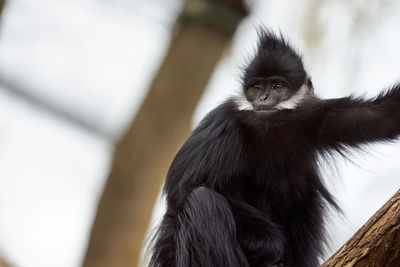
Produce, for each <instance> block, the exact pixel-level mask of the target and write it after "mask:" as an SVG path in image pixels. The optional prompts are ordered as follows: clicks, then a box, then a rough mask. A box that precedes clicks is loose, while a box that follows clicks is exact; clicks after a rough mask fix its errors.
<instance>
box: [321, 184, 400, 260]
mask: <svg viewBox="0 0 400 267" xmlns="http://www.w3.org/2000/svg"><path fill="white" fill-rule="evenodd" d="M330 266H343V267H345V266H400V190H398V191H397V192H396V194H395V195H394V196H393V197H392V198H391V199H389V201H388V202H386V204H385V205H383V207H382V208H380V209H379V210H378V211H377V212H376V213H375V214H374V215H373V216H372V217H371V218H370V219H369V220H368V221H367V223H366V224H364V225H363V226H362V227H361V229H360V230H358V231H357V232H356V233H355V234H354V235H353V237H352V238H350V240H349V241H347V242H346V244H344V245H343V246H342V247H341V248H340V249H339V250H338V251H337V252H336V253H335V254H334V255H333V256H332V257H330V258H329V259H328V260H327V261H326V262H325V263H323V264H322V265H321V267H330Z"/></svg>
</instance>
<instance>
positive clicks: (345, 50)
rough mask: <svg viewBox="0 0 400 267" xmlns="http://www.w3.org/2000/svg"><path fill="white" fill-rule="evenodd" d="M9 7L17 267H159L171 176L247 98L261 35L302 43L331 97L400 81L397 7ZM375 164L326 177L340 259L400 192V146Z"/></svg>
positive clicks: (378, 153) (230, 3)
mask: <svg viewBox="0 0 400 267" xmlns="http://www.w3.org/2000/svg"><path fill="white" fill-rule="evenodd" d="M3 4H4V1H0V15H1V25H0V27H1V28H0V107H1V109H0V258H2V259H4V261H5V262H7V264H9V265H10V266H22V267H24V266H60V267H63V266H65V267H71V266H81V265H83V266H86V267H92V266H96V267H97V266H117V267H118V266H136V265H137V264H138V263H139V262H140V261H141V260H142V259H143V258H144V260H143V261H142V265H145V257H143V254H141V251H142V247H143V242H144V241H145V239H146V232H147V231H149V230H150V229H151V228H152V227H153V226H154V225H155V224H156V222H157V220H158V219H159V218H160V215H162V212H163V201H162V198H161V197H160V187H161V185H162V182H163V179H164V177H165V174H166V172H167V169H168V166H169V164H170V162H171V160H172V158H173V156H174V154H175V153H176V151H177V150H178V149H179V146H180V145H181V144H182V143H183V142H184V140H185V139H186V138H187V136H188V134H189V133H190V130H191V129H192V128H193V127H194V126H195V125H196V124H197V123H198V122H199V121H200V120H201V118H202V117H203V116H204V115H205V114H206V113H207V112H208V111H209V110H211V109H212V108H213V107H215V106H216V105H217V104H218V103H219V102H221V101H222V100H223V99H224V98H226V97H227V96H229V95H231V94H235V93H237V92H238V91H239V90H240V82H239V74H240V67H241V66H243V64H244V63H245V62H246V59H248V58H249V57H250V56H251V55H252V53H253V52H254V48H255V42H256V31H255V28H256V26H258V25H268V26H269V27H271V28H272V29H274V30H281V31H282V32H283V33H284V35H287V36H289V39H290V40H291V41H292V42H293V43H294V44H295V45H296V47H297V48H298V49H299V51H301V53H302V54H303V55H304V56H305V63H306V66H307V68H308V69H309V71H310V73H311V74H312V76H313V81H314V85H315V88H316V93H317V94H318V95H320V96H321V97H340V96H343V95H348V94H356V95H360V94H365V95H367V96H373V95H376V94H377V93H378V92H379V91H380V90H381V89H382V87H384V86H389V85H390V84H391V83H393V82H395V81H397V80H399V78H400V72H399V69H400V60H399V59H400V50H399V49H398V47H400V36H399V35H398V34H397V29H398V28H399V26H400V20H399V19H398V14H399V12H400V3H399V2H398V1H394V0H381V1H372V0H367V1H365V0H352V1H341V0H337V1H329V0H324V1H318V0H301V1H296V0H291V1H279V0H258V1H257V0H186V1H183V0H182V1H180V0H147V1H140V0H79V1H78V0H69V1H67V0H58V1H51V0H36V1H29V0H14V1H6V4H5V5H4V9H3V8H2V7H3ZM1 11H2V12H1ZM367 151H368V153H363V154H360V153H357V154H354V155H352V160H353V161H354V162H355V163H356V164H349V163H348V162H346V161H344V160H343V159H341V158H335V159H334V161H335V164H334V166H335V167H334V168H331V167H330V166H328V165H323V166H321V169H322V172H323V173H324V176H325V177H327V178H328V179H327V180H326V183H327V184H328V186H329V187H330V189H331V191H332V192H333V194H334V195H335V196H336V197H337V198H338V199H339V201H340V202H341V203H342V205H343V207H344V211H345V214H346V218H339V217H338V215H337V214H330V216H331V220H330V224H329V232H330V235H331V246H330V248H329V249H328V251H329V253H330V254H331V253H332V252H333V251H335V250H336V249H337V248H338V247H339V246H340V245H341V244H343V243H344V242H345V241H346V240H347V239H348V238H349V237H350V236H351V235H352V234H353V233H354V232H355V230H357V228H358V227H359V226H361V225H362V224H363V223H364V222H365V221H366V220H367V219H368V218H369V217H370V216H371V215H372V214H373V213H374V212H375V211H376V210H377V209H378V208H379V207H380V206H381V205H382V204H383V203H384V202H385V200H387V199H388V198H389V197H390V196H391V195H392V194H393V193H394V192H395V191H396V189H398V188H399V187H400V179H399V178H398V172H399V170H400V167H399V166H398V164H396V163H397V162H398V157H399V156H400V145H399V144H398V143H394V144H390V145H384V144H380V145H374V146H370V147H369V148H368V149H367ZM339 176H340V177H341V178H340V179H339ZM154 204H155V208H154V209H153V206H154ZM152 211H153V213H152ZM151 218H152V219H151ZM150 221H152V223H151V226H149V222H150ZM150 231H151V230H150ZM141 255H142V256H141ZM327 256H328V255H327ZM2 264H3V265H5V263H2V262H1V261H0V266H3V265H2Z"/></svg>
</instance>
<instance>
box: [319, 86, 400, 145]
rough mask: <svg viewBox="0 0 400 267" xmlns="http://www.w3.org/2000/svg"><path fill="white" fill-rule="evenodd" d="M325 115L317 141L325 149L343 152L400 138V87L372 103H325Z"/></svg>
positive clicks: (390, 90)
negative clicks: (343, 146) (351, 148)
mask: <svg viewBox="0 0 400 267" xmlns="http://www.w3.org/2000/svg"><path fill="white" fill-rule="evenodd" d="M321 114H323V116H322V119H321V121H320V123H319V125H320V126H319V129H318V131H317V134H318V137H317V138H318V140H319V143H320V144H321V145H322V146H323V147H324V146H326V145H327V146H329V147H333V148H335V149H340V148H341V145H348V146H358V145H360V144H363V143H367V142H379V141H385V140H391V139H394V138H396V137H397V136H399V135H400V85H396V86H394V87H393V88H391V89H389V90H387V91H386V92H384V93H381V94H380V95H379V96H377V97H376V98H374V99H369V100H364V99H361V98H358V99H356V98H351V97H346V98H339V99H329V100H324V101H323V102H322V105H321Z"/></svg>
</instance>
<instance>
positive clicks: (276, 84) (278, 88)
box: [272, 83, 283, 91]
mask: <svg viewBox="0 0 400 267" xmlns="http://www.w3.org/2000/svg"><path fill="white" fill-rule="evenodd" d="M272 89H274V90H275V91H280V90H282V89H283V85H282V84H280V83H274V84H273V85H272Z"/></svg>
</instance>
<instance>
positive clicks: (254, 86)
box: [250, 83, 261, 91]
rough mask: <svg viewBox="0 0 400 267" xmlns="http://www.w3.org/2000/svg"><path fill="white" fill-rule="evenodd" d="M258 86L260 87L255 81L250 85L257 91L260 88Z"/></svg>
mask: <svg viewBox="0 0 400 267" xmlns="http://www.w3.org/2000/svg"><path fill="white" fill-rule="evenodd" d="M260 87H261V86H260V85H259V84H258V83H256V84H254V85H252V86H250V88H251V89H253V90H254V91H258V90H259V89H260Z"/></svg>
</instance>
